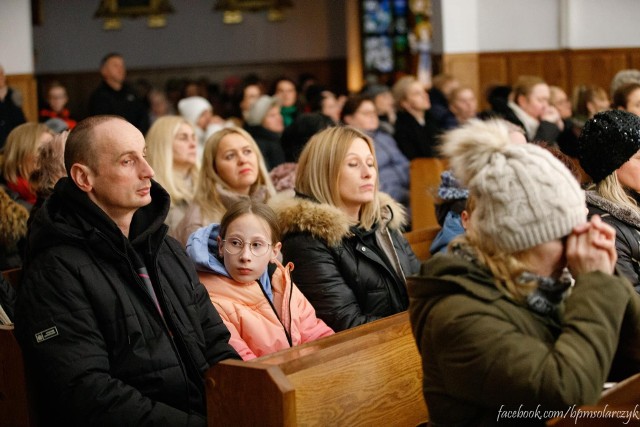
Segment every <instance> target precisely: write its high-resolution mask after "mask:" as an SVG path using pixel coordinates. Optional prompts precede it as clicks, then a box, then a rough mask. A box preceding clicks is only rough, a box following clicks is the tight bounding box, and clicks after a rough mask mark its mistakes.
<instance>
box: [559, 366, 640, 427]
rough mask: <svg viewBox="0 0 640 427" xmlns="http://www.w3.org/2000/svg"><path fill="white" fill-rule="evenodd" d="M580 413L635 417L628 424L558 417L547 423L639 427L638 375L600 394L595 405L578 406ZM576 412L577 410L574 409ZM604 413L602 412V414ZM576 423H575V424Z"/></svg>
mask: <svg viewBox="0 0 640 427" xmlns="http://www.w3.org/2000/svg"><path fill="white" fill-rule="evenodd" d="M579 409H580V410H581V411H584V412H587V411H596V414H597V411H609V413H610V414H611V413H612V411H630V412H631V413H632V414H633V413H634V411H635V414H636V415H635V417H631V418H630V419H629V422H627V419H626V418H625V419H622V418H607V417H606V416H599V415H598V416H595V417H594V418H589V417H580V418H577V419H576V418H575V417H573V418H572V417H569V416H565V417H558V418H553V419H551V420H549V421H547V426H549V427H569V426H575V425H579V426H587V427H609V426H621V425H626V426H640V374H635V375H633V376H631V377H629V378H627V379H625V380H624V381H621V382H619V383H618V384H616V385H615V386H613V387H612V388H610V389H609V390H606V391H605V392H603V393H602V397H601V398H600V400H598V403H596V404H595V405H592V406H591V405H589V406H580V407H579ZM576 410H577V409H576ZM602 413H604V412H602ZM576 421H577V422H576Z"/></svg>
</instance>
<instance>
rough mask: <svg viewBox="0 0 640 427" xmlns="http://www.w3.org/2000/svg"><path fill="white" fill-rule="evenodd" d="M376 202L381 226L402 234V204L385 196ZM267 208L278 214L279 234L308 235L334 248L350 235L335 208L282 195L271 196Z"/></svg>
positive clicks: (343, 216)
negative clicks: (378, 207)
mask: <svg viewBox="0 0 640 427" xmlns="http://www.w3.org/2000/svg"><path fill="white" fill-rule="evenodd" d="M378 199H379V202H380V208H381V210H382V218H383V224H382V225H383V226H386V227H388V228H389V229H391V230H400V231H402V227H403V226H404V225H405V222H406V214H405V211H404V208H403V207H402V205H400V204H399V203H397V202H396V201H395V200H393V199H392V198H391V196H389V195H388V194H385V193H378ZM269 205H270V206H271V207H272V208H273V210H274V211H275V212H276V214H277V215H278V220H279V221H280V226H281V227H282V234H283V235H285V234H288V233H305V232H306V233H311V235H312V236H314V237H315V238H318V239H322V240H324V241H326V242H327V244H328V245H329V246H336V245H338V244H339V243H340V242H341V241H342V239H344V238H345V237H349V236H350V235H351V231H350V227H351V226H352V223H351V221H350V220H349V218H348V217H347V215H346V214H345V213H344V212H342V211H341V210H340V209H339V208H337V207H335V206H332V205H329V204H326V203H318V202H314V201H313V200H310V199H303V198H299V197H296V198H290V197H286V196H285V197H280V196H275V197H272V198H271V200H269Z"/></svg>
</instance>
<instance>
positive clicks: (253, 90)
mask: <svg viewBox="0 0 640 427" xmlns="http://www.w3.org/2000/svg"><path fill="white" fill-rule="evenodd" d="M240 93H241V94H242V98H240V101H239V103H238V104H239V108H240V118H241V119H242V120H246V119H247V114H248V113H249V109H250V108H251V106H252V105H253V103H254V102H256V101H257V100H258V98H260V97H261V96H262V95H264V88H263V86H262V84H260V83H259V82H258V81H257V80H249V81H247V82H245V83H244V84H243V86H242V89H241V92H240Z"/></svg>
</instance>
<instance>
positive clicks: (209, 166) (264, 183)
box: [193, 127, 276, 218]
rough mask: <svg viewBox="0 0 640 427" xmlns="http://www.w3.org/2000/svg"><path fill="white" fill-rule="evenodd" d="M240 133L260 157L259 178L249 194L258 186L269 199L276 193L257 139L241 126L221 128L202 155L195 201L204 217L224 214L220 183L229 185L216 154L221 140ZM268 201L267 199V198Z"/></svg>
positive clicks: (208, 141)
mask: <svg viewBox="0 0 640 427" xmlns="http://www.w3.org/2000/svg"><path fill="white" fill-rule="evenodd" d="M232 134H238V135H240V136H241V137H243V138H244V139H246V140H247V142H249V144H250V145H251V149H252V150H253V151H254V152H255V153H256V157H257V158H258V178H257V179H256V182H255V183H254V184H253V185H252V186H251V188H250V190H249V194H253V193H254V192H255V191H256V190H257V189H258V188H266V190H267V194H268V196H267V199H268V198H269V197H271V196H273V195H274V194H275V193H276V190H275V188H274V187H273V183H272V182H271V178H270V177H269V172H268V171H267V167H266V165H265V163H264V157H263V156H262V153H261V152H260V148H259V147H258V144H256V141H255V140H254V139H253V138H252V137H251V135H249V133H247V131H245V130H244V129H241V128H239V127H228V128H224V129H221V130H219V131H217V132H216V133H214V134H213V135H211V136H210V137H209V139H207V141H206V142H205V145H204V153H203V155H202V167H201V169H200V176H199V178H198V185H197V186H196V191H195V195H194V197H193V201H194V203H196V204H197V205H198V206H200V211H201V212H202V217H203V218H214V217H218V216H221V215H222V214H224V211H225V209H224V205H223V204H222V201H221V199H220V194H219V192H218V185H219V186H220V187H222V188H224V189H228V188H229V186H228V185H227V183H226V182H224V180H223V179H222V178H221V177H220V175H218V171H217V170H216V154H217V153H218V147H219V146H220V142H221V141H222V140H223V139H224V137H225V136H227V135H232ZM265 201H266V200H265Z"/></svg>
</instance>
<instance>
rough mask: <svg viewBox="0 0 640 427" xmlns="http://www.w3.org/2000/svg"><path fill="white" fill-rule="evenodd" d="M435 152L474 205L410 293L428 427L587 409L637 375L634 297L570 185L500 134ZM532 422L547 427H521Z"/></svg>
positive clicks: (481, 125) (494, 131) (639, 329)
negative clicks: (611, 386)
mask: <svg viewBox="0 0 640 427" xmlns="http://www.w3.org/2000/svg"><path fill="white" fill-rule="evenodd" d="M443 139H444V142H443V145H442V150H443V153H444V155H445V157H446V158H448V159H449V163H450V165H451V167H452V169H453V171H454V174H455V176H456V177H458V178H459V179H460V181H461V183H462V185H463V186H465V187H466V188H468V189H469V198H470V199H471V200H473V204H472V206H471V209H470V217H469V221H468V224H467V230H466V233H465V235H464V237H462V238H460V239H459V240H458V241H454V242H452V245H453V246H450V250H449V251H448V252H447V253H446V254H436V255H434V256H433V257H431V258H430V259H429V260H428V261H427V262H425V263H424V264H422V266H421V271H420V273H419V274H418V275H416V276H414V277H412V278H410V279H409V296H410V306H409V318H410V322H411V327H412V330H413V335H414V337H415V340H416V344H417V346H418V350H419V352H420V354H421V357H422V368H423V373H424V376H423V393H424V398H425V401H426V402H427V405H428V409H429V422H430V423H433V424H436V425H474V426H494V425H500V421H502V420H503V419H502V418H500V413H501V412H502V411H518V410H522V411H538V410H539V411H540V413H544V411H546V410H560V411H566V409H567V408H569V407H572V405H576V407H577V406H580V405H585V404H586V405H590V404H594V403H595V402H596V401H597V400H598V399H599V398H600V396H601V393H602V388H603V384H604V382H605V381H608V380H609V381H618V380H620V379H622V378H625V377H627V376H629V375H631V374H634V373H637V372H638V369H640V353H639V352H638V344H637V343H638V340H639V339H640V296H639V295H638V294H637V293H636V292H634V290H633V288H632V287H631V285H630V284H629V282H628V281H627V280H626V279H624V278H623V277H620V276H618V275H617V274H616V272H615V264H616V251H615V231H614V230H613V229H612V228H611V227H610V226H608V225H607V224H605V223H604V222H603V221H602V220H601V219H600V218H599V217H597V216H596V217H594V218H592V219H591V220H590V221H588V222H587V215H586V210H585V196H584V191H582V189H581V188H580V185H579V184H578V182H577V181H576V180H575V178H574V176H573V175H572V174H571V172H570V171H569V170H568V169H567V168H566V167H565V166H564V165H563V164H562V163H561V162H560V161H559V160H558V159H556V158H555V157H554V156H553V155H552V154H551V153H549V152H548V151H547V150H545V149H543V148H541V147H538V146H537V145H536V144H512V143H511V141H510V138H509V135H508V132H507V127H506V126H504V125H503V124H500V123H499V122H493V121H490V122H482V121H475V122H472V123H469V124H468V125H465V126H462V127H461V128H458V129H454V130H452V131H450V132H448V133H447V134H446V135H445V136H444V138H443ZM496 420H497V421H496ZM530 422H532V423H534V424H535V425H542V423H544V420H540V419H535V420H534V419H519V420H518V425H531V424H530ZM507 424H509V422H508V420H507Z"/></svg>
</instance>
